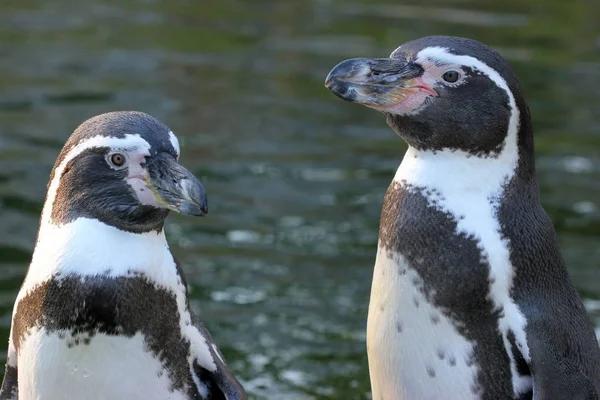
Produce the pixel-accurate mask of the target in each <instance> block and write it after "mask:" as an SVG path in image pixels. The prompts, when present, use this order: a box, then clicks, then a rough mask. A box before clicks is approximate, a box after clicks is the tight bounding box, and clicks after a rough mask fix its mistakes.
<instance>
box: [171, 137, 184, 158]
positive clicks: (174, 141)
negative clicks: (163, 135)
mask: <svg viewBox="0 0 600 400" xmlns="http://www.w3.org/2000/svg"><path fill="white" fill-rule="evenodd" d="M169 140H170V141H171V145H173V148H174V149H175V152H176V153H177V158H179V154H181V149H180V148H179V140H178V139H177V136H175V134H174V133H173V131H169Z"/></svg>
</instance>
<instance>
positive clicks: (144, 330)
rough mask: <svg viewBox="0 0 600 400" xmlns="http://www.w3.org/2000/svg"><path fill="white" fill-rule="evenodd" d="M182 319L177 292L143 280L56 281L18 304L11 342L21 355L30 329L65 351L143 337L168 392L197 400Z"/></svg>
mask: <svg viewBox="0 0 600 400" xmlns="http://www.w3.org/2000/svg"><path fill="white" fill-rule="evenodd" d="M180 318H182V316H181V315H180V311H179V309H178V305H177V298H176V295H175V293H174V292H173V291H171V290H168V289H166V288H163V287H160V286H158V285H156V284H155V283H154V282H152V281H150V280H149V279H148V278H146V277H145V276H144V275H137V276H127V277H124V276H122V277H107V276H81V275H66V276H58V277H57V276H55V277H53V278H51V279H50V280H48V281H46V282H44V283H42V284H39V285H37V286H35V287H33V288H32V289H30V290H29V291H28V292H27V294H26V295H25V296H24V297H23V298H21V300H20V301H19V302H18V304H17V307H16V313H15V316H14V318H13V333H12V334H13V343H14V344H15V347H16V350H17V353H19V350H20V348H21V345H22V343H23V341H25V340H27V337H28V334H29V333H30V332H31V331H32V329H34V328H38V329H44V331H45V332H46V333H48V334H50V333H57V334H58V337H59V338H60V337H62V338H64V341H65V345H66V346H67V347H69V348H72V347H73V346H85V345H87V344H89V343H91V342H92V341H93V340H94V338H95V336H97V335H99V334H103V335H108V336H121V337H129V338H131V337H133V336H134V335H136V334H138V333H141V334H142V335H143V337H144V341H145V343H146V345H147V349H148V351H150V352H151V353H152V354H153V356H154V358H156V359H158V360H159V361H160V362H161V363H162V365H163V369H164V371H165V373H166V374H167V375H168V377H169V379H170V382H171V386H172V389H177V390H185V391H188V392H189V398H190V399H200V398H201V397H200V395H199V393H198V391H197V389H195V388H196V385H195V383H194V381H193V378H192V375H191V372H190V370H191V368H190V362H189V361H188V356H189V354H190V342H189V340H188V339H187V338H185V337H184V336H183V334H182V332H181V328H180ZM188 323H191V322H190V321H188ZM195 364H196V363H195Z"/></svg>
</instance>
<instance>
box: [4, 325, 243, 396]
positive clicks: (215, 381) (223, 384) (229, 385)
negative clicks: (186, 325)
mask: <svg viewBox="0 0 600 400" xmlns="http://www.w3.org/2000/svg"><path fill="white" fill-rule="evenodd" d="M192 322H193V324H194V326H195V327H196V328H198V330H199V331H200V333H201V334H202V336H204V338H205V339H206V342H207V343H208V347H209V349H210V353H211V355H212V357H213V359H214V361H215V364H216V366H217V370H216V371H208V370H207V369H205V368H203V367H201V366H200V365H199V364H198V362H194V371H195V372H196V374H197V375H198V377H199V378H200V380H201V381H202V382H203V383H205V384H206V385H207V386H208V391H209V394H208V398H207V400H247V399H248V395H247V394H246V391H245V390H244V388H243V387H242V385H241V384H240V383H239V382H238V380H237V379H236V378H235V377H234V376H233V374H232V373H231V372H229V368H228V367H227V365H226V364H225V361H224V360H225V359H224V358H223V355H222V354H221V353H220V352H219V350H218V349H217V346H216V345H215V344H214V342H213V340H212V337H211V336H210V333H209V332H208V330H207V329H206V327H205V326H204V324H203V323H202V321H201V320H200V319H199V318H198V317H197V316H196V315H194V314H193V313H192ZM0 400H1V399H0Z"/></svg>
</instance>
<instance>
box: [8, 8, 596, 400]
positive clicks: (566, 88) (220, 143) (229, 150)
mask: <svg viewBox="0 0 600 400" xmlns="http://www.w3.org/2000/svg"><path fill="white" fill-rule="evenodd" d="M598 15H600V10H599V9H598V6H597V3H594V4H593V3H592V2H591V1H585V0H574V1H570V2H564V1H561V0H550V1H549V0H544V1H541V0H537V1H535V0H528V1H516V0H510V1H504V2H501V3H500V2H492V1H475V0H438V1H430V0H422V1H412V2H402V4H400V2H397V1H382V0H378V1H374V0H362V1H360V0H350V1H348V0H297V1H289V0H288V1H277V2H274V1H266V0H252V1H241V0H239V1H233V0H218V1H217V0H204V1H202V2H198V1H191V0H190V1H182V0H178V1H170V2H167V1H164V2H160V1H152V0H144V1H133V0H119V1H117V0H98V1H95V2H93V4H92V3H86V2H78V1H75V0H56V1H53V2H45V1H41V0H21V1H15V0H3V1H2V2H1V3H0V220H1V222H2V224H1V227H0V263H1V264H2V265H1V268H2V272H3V273H2V274H1V276H0V310H1V311H2V314H1V316H2V319H1V320H0V327H1V329H0V339H1V340H0V343H6V338H7V337H8V329H9V325H10V315H11V309H12V304H13V301H14V298H15V296H16V292H17V290H18V287H19V285H20V282H21V281H22V279H23V276H24V274H25V271H26V266H27V263H28V261H29V258H30V255H31V251H32V247H33V242H34V239H35V233H36V230H37V220H38V216H39V212H40V210H41V206H42V201H43V196H44V193H45V185H46V182H47V178H48V174H49V172H50V169H51V167H52V164H53V163H54V160H55V158H56V156H57V154H58V152H59V150H60V147H61V146H62V144H63V143H64V141H65V140H66V139H67V137H68V136H69V134H70V133H71V132H72V131H73V129H74V128H75V127H76V126H77V125H78V124H79V123H80V122H82V121H83V120H85V119H87V118H89V117H91V116H93V115H96V114H99V113H102V112H106V111H111V110H124V109H136V110H142V111H145V112H148V113H150V114H153V115H155V116H156V117H158V118H160V119H162V120H163V121H165V123H167V124H168V125H169V126H170V127H171V128H172V129H173V130H174V131H175V132H176V133H177V134H178V136H179V137H180V138H181V143H182V148H183V152H182V153H183V154H182V161H183V163H184V164H186V165H187V166H188V167H191V169H192V170H193V171H194V172H195V173H196V174H197V175H198V176H199V177H200V178H201V180H202V182H203V183H204V185H205V187H206V188H207V191H208V194H209V198H210V206H211V209H210V214H209V216H208V217H207V218H202V219H194V218H183V217H181V216H172V217H171V218H170V220H169V223H168V224H167V227H166V229H167V234H168V236H169V239H170V241H171V243H172V248H173V251H174V252H175V254H176V255H177V256H178V257H179V259H180V260H181V261H182V263H183V266H184V268H185V270H186V272H187V276H188V280H189V282H190V285H191V295H192V297H193V302H192V306H193V307H194V309H195V310H197V311H200V312H201V315H202V317H203V318H204V320H205V321H206V322H207V325H208V327H209V328H210V330H211V331H212V333H213V336H215V337H216V340H217V341H218V343H220V345H221V347H222V348H223V350H224V353H225V355H226V357H227V359H228V361H229V363H230V364H231V366H232V368H233V370H234V372H235V373H236V374H237V375H238V376H239V377H240V378H241V380H242V381H243V383H244V384H245V386H246V387H247V389H248V391H249V392H250V394H251V396H252V398H255V399H265V398H269V399H292V400H295V399H366V398H369V394H368V393H369V380H368V370H367V362H366V355H365V344H364V340H365V334H364V331H365V323H366V314H367V306H368V296H369V290H370V281H371V273H372V266H373V262H374V256H375V249H376V243H377V229H378V225H379V224H378V218H379V212H380V208H381V203H382V201H383V194H384V192H385V190H386V188H387V185H388V184H389V182H390V181H391V179H392V177H393V175H394V172H395V169H396V168H397V166H398V164H399V163H400V161H401V159H402V156H403V153H404V151H405V145H404V144H403V143H402V141H401V140H400V139H399V138H397V137H396V136H395V135H394V134H393V132H392V131H391V130H390V129H389V128H388V127H387V126H386V125H385V121H384V118H383V117H382V116H381V115H380V114H378V113H375V112H373V111H370V110H367V109H363V108H361V107H359V106H355V105H351V104H348V103H344V102H342V101H340V100H338V99H336V98H335V97H334V96H333V95H331V93H329V92H328V91H327V90H326V89H325V88H324V87H323V81H324V78H325V76H326V74H327V72H328V71H329V69H330V68H331V67H332V66H334V65H335V64H337V63H338V62H339V61H341V60H342V59H344V58H349V57H357V56H365V57H377V56H386V55H388V54H389V53H390V52H391V51H392V50H394V49H395V48H396V47H397V46H398V45H399V44H401V43H402V42H405V41H408V40H411V39H414V38H417V37H419V36H424V35H430V34H452V35H461V36H469V37H473V38H476V39H479V40H482V41H485V42H486V43H488V44H490V45H493V46H495V47H497V48H498V49H499V50H500V52H501V53H502V54H503V55H504V56H505V57H506V58H508V59H509V60H510V62H511V64H512V65H513V66H514V68H515V69H516V71H517V73H518V75H519V76H520V77H521V80H522V85H523V88H524V91H525V93H526V97H527V99H528V102H529V105H530V107H531V109H532V112H533V116H534V125H535V128H536V140H537V141H536V152H537V159H538V175H539V181H540V184H541V191H542V200H543V203H544V206H545V207H546V209H547V210H548V212H549V213H550V215H551V217H552V218H553V220H554V222H555V225H556V227H557V230H558V235H559V240H560V244H561V246H562V249H563V252H564V256H565V258H566V261H567V264H568V266H569V270H570V272H571V274H572V276H573V279H574V280H575V282H576V285H577V287H578V289H579V290H580V291H581V293H582V295H583V297H584V299H585V300H586V305H587V306H588V308H589V310H590V313H591V315H592V316H593V318H594V320H595V321H596V322H597V323H598V325H600V268H599V267H600V248H599V247H598V241H599V239H600V238H599V235H600V211H599V207H600V152H599V149H600V116H599V115H600V113H599V111H600V91H599V90H598V82H599V80H600V26H599V25H598V21H597V16H598ZM115 257H118V255H115ZM2 349H3V350H5V346H4V345H3V346H2Z"/></svg>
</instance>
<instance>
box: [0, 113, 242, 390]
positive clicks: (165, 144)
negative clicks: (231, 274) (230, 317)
mask: <svg viewBox="0 0 600 400" xmlns="http://www.w3.org/2000/svg"><path fill="white" fill-rule="evenodd" d="M178 158H179V144H178V141H177V138H176V137H175V135H174V134H173V132H171V131H170V130H169V129H168V128H167V127H166V126H165V125H164V124H163V123H161V122H160V121H158V120H156V119H154V118H153V117H151V116H149V115H147V114H143V113H139V112H113V113H108V114H103V115H99V116H97V117H94V118H92V119H89V120H87V121H86V122H84V123H83V124H82V125H80V126H79V127H78V128H77V129H76V130H75V132H74V133H73V134H72V135H71V137H70V138H69V140H68V141H67V143H66V144H65V146H64V147H63V149H62V151H61V152H60V154H59V156H58V159H57V160H56V164H55V165H54V169H53V170H52V173H51V174H50V181H49V184H48V193H47V196H46V202H45V204H44V208H43V211H42V216H41V219H40V228H39V232H38V237H37V243H36V246H35V250H34V253H33V258H32V261H31V264H30V266H29V270H28V272H27V276H26V277H25V281H24V282H23V285H22V287H21V290H20V291H19V294H18V296H17V300H16V302H15V307H14V311H13V318H12V327H11V333H10V340H9V345H8V357H7V363H6V372H5V375H4V382H3V384H2V389H1V390H0V399H2V400H8V399H11V400H16V399H20V400H34V399H37V400H57V399H72V400H83V399H87V400H92V399H93V400H116V399H132V400H133V399H144V400H165V399H172V400H191V399H194V400H202V399H212V400H216V399H221V400H225V399H227V400H234V399H236V400H237V399H246V394H245V393H244V389H243V388H242V386H241V385H240V384H239V382H238V381H237V380H236V379H235V378H234V377H233V376H232V375H231V373H230V372H229V371H228V369H227V366H226V364H225V362H224V360H223V357H222V356H221V354H220V353H219V351H218V350H217V347H216V346H215V344H214V342H213V341H212V339H211V337H210V335H209V334H208V332H207V330H206V329H205V328H204V325H203V324H202V323H201V322H200V321H199V320H198V319H197V318H196V317H195V316H194V315H193V313H192V311H191V310H190V307H189V303H188V295H187V284H186V280H185V276H184V274H183V271H182V270H181V269H180V267H179V265H178V264H177V261H176V260H175V258H174V257H173V255H172V254H171V252H170V250H169V246H168V244H167V241H166V239H165V234H164V231H163V223H164V221H165V218H166V217H167V215H168V213H169V210H173V211H176V212H180V213H183V214H188V215H197V216H199V215H203V214H205V213H206V212H207V200H206V194H205V192H204V188H203V187H202V185H201V184H200V182H199V181H198V180H197V179H196V178H195V177H194V176H193V175H192V174H191V173H190V172H189V171H188V170H186V169H185V168H184V167H183V166H181V165H180V164H179V163H178Z"/></svg>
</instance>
